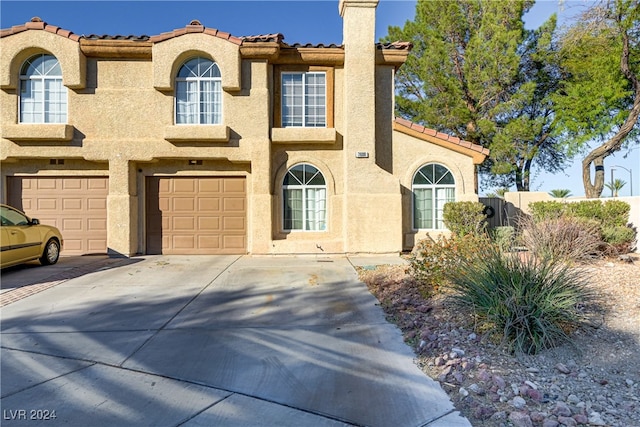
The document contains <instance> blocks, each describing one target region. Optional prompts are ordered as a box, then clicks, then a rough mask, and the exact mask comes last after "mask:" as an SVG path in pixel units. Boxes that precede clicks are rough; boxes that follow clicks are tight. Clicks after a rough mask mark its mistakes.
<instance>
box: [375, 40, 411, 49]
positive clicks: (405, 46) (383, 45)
mask: <svg viewBox="0 0 640 427" xmlns="http://www.w3.org/2000/svg"><path fill="white" fill-rule="evenodd" d="M376 47H377V48H378V49H396V50H411V49H412V48H413V43H411V42H401V41H395V42H392V43H376Z"/></svg>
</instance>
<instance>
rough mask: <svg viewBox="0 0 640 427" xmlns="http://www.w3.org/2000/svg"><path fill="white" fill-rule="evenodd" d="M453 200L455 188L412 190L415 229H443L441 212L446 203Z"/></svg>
mask: <svg viewBox="0 0 640 427" xmlns="http://www.w3.org/2000/svg"><path fill="white" fill-rule="evenodd" d="M454 200H455V188H449V187H444V188H442V187H432V188H414V190H413V219H414V224H413V226H414V228H415V229H426V230H442V229H445V228H446V227H445V225H444V222H443V220H442V211H443V209H444V205H445V203H447V202H453V201H454Z"/></svg>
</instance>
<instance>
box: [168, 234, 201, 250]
mask: <svg viewBox="0 0 640 427" xmlns="http://www.w3.org/2000/svg"><path fill="white" fill-rule="evenodd" d="M172 242H173V247H174V248H176V249H195V244H194V243H195V236H194V235H177V236H173V239H172Z"/></svg>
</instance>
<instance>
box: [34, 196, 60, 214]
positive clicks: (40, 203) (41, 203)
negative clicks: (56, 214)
mask: <svg viewBox="0 0 640 427" xmlns="http://www.w3.org/2000/svg"><path fill="white" fill-rule="evenodd" d="M57 201H58V200H57V199H38V200H37V203H36V206H37V209H38V210H39V211H47V210H49V211H55V210H58V204H57Z"/></svg>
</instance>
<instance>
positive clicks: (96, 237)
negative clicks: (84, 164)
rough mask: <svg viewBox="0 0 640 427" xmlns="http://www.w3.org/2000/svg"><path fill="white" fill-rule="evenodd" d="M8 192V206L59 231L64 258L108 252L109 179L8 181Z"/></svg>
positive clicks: (61, 178)
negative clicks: (62, 243) (20, 210)
mask: <svg viewBox="0 0 640 427" xmlns="http://www.w3.org/2000/svg"><path fill="white" fill-rule="evenodd" d="M8 190H9V191H8V195H7V196H8V197H7V200H8V202H9V204H10V205H12V206H15V207H17V208H19V209H22V210H24V211H25V212H26V214H27V215H28V216H30V217H34V218H38V219H39V220H40V222H41V223H43V224H50V225H55V226H56V227H58V228H59V229H60V231H61V232H62V237H63V238H64V248H63V250H62V254H63V255H86V254H96V253H102V254H104V253H106V252H107V194H108V192H109V182H108V178H106V177H9V181H8Z"/></svg>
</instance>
